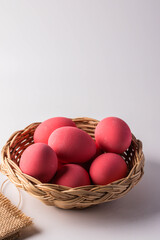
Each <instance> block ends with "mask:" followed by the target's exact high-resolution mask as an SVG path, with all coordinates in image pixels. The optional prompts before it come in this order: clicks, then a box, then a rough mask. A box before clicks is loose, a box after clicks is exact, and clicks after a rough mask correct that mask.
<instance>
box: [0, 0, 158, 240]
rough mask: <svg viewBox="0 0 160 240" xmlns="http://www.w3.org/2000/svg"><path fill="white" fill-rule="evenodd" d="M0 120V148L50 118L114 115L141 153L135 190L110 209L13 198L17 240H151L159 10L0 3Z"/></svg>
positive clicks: (121, 4) (154, 234)
mask: <svg viewBox="0 0 160 240" xmlns="http://www.w3.org/2000/svg"><path fill="white" fill-rule="evenodd" d="M0 113H1V115H0V148H2V147H3V145H4V144H5V142H6V141H7V139H8V138H9V137H10V135H11V134H12V133H13V132H14V131H16V130H19V129H22V128H24V127H26V126H27V125H29V124H30V123H32V122H37V121H43V120H45V119H47V118H50V117H54V116H66V117H73V118H74V117H83V116H88V117H93V118H97V119H99V120H100V119H102V118H104V117H107V116H118V117H121V118H122V119H124V120H125V121H126V122H127V123H128V124H129V126H130V128H131V130H132V132H133V133H134V134H135V136H136V137H137V138H139V139H141V140H142V142H143V146H144V148H143V150H144V154H145V158H146V162H145V175H144V177H143V179H142V181H141V182H140V183H139V184H138V185H137V186H135V188H134V189H133V190H131V192H129V193H128V194H127V195H126V196H125V197H123V198H121V199H119V200H116V201H114V202H111V203H106V204H102V205H99V206H97V207H94V208H88V209H86V210H81V211H80V210H61V209H58V208H55V207H48V206H45V205H44V204H43V203H41V202H40V201H39V200H37V199H35V198H33V197H31V196H30V195H28V194H27V193H25V192H24V191H21V193H22V198H23V201H22V204H21V209H22V211H23V212H24V213H26V214H27V215H28V216H30V217H32V218H33V222H34V228H32V229H30V231H26V233H25V234H24V235H25V236H26V237H25V238H26V239H31V240H36V239H38V240H42V239H48V240H49V239H56V240H59V239H60V240H62V239H88V240H89V239H92V240H97V239H106V238H107V239H111V240H112V239H119V240H121V239H123V240H128V239H129V240H130V239H131V240H132V239H135V238H136V239H137V240H138V239H159V235H160V228H159V224H160V200H159V199H160V188H159V182H160V175H159V174H160V150H159V149H160V140H159V139H160V137H159V134H160V1H156V0H150V1H149V0H134V1H128V0H115V1H107V0H106V1H103V0H97V1H95V0H79V1H77V0H57V1H54V0H52V1H51V0H43V1H42V0H19V1H18V0H12V1H8V0H0ZM4 179H6V177H4V176H3V175H2V174H0V184H1V183H2V182H3V181H4ZM4 193H5V195H6V196H8V198H9V199H11V200H12V202H13V203H15V204H17V202H18V192H17V190H16V188H15V187H14V186H13V185H12V184H7V186H6V187H5V190H4Z"/></svg>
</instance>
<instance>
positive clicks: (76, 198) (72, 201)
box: [1, 118, 144, 209]
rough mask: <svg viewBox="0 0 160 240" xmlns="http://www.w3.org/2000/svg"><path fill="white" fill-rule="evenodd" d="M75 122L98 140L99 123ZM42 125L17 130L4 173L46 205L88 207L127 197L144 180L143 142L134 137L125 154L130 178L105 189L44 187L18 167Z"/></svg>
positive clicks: (4, 161)
mask: <svg viewBox="0 0 160 240" xmlns="http://www.w3.org/2000/svg"><path fill="white" fill-rule="evenodd" d="M72 120H73V121H74V122H75V124H76V125H77V127H78V128H80V129H82V130H84V131H86V132H87V133H88V134H89V135H90V136H91V137H92V138H93V139H94V131H95V127H96V126H97V124H98V122H99V121H98V120H95V119H92V118H75V119H72ZM39 124H40V123H33V124H30V125H29V126H27V127H26V128H25V129H24V130H21V131H17V132H15V133H14V134H13V135H12V136H11V137H10V139H9V140H8V141H7V143H6V145H5V146H4V147H3V149H2V152H1V172H2V173H3V174H5V175H7V176H8V178H9V179H10V181H11V182H13V183H14V184H15V185H16V186H17V187H18V188H22V189H24V190H25V191H27V192H28V193H29V194H31V195H33V196H35V197H37V198H39V199H40V200H41V201H43V202H44V203H45V204H47V205H53V206H57V207H59V208H63V209H71V208H86V207H89V206H92V205H96V204H100V203H104V202H108V201H112V200H115V199H118V198H120V197H122V196H124V195H125V194H126V193H127V192H128V191H129V190H130V189H131V188H133V187H134V185H136V184H137V183H138V182H139V180H140V179H141V177H142V175H143V173H144V172H143V168H144V155H143V152H142V143H141V141H140V140H137V139H136V138H135V137H134V135H133V134H132V143H131V145H130V147H129V149H127V151H126V152H124V153H123V154H122V157H123V158H124V159H125V161H126V163H127V165H128V169H129V174H128V176H127V177H125V178H122V179H120V180H118V181H115V182H113V183H110V184H108V185H103V186H100V185H89V186H82V187H76V188H69V187H65V186H60V185H56V184H49V183H45V184H44V183H43V184H42V183H41V182H40V181H38V180H37V179H35V178H33V177H31V176H28V175H26V174H24V173H22V172H21V170H20V168H19V166H18V164H19V160H20V158H21V155H22V153H23V151H24V150H25V149H26V148H27V147H28V146H29V145H31V144H33V134H34V131H35V129H36V127H37V126H38V125H39Z"/></svg>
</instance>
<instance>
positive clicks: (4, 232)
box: [0, 192, 32, 240]
mask: <svg viewBox="0 0 160 240" xmlns="http://www.w3.org/2000/svg"><path fill="white" fill-rule="evenodd" d="M30 224H32V220H31V218H29V217H27V216H25V214H24V213H22V211H21V210H19V209H18V208H17V207H16V206H14V205H13V204H12V203H11V202H10V201H9V200H8V199H7V198H6V197H5V196H4V195H3V194H2V193H1V192H0V240H2V239H5V240H15V239H17V238H18V237H19V234H20V231H21V230H22V229H23V228H25V227H27V226H29V225H30Z"/></svg>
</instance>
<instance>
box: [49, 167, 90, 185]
mask: <svg viewBox="0 0 160 240" xmlns="http://www.w3.org/2000/svg"><path fill="white" fill-rule="evenodd" d="M51 182H52V183H54V184H58V185H62V186H67V187H72V188H74V187H79V186H85V185H90V178H89V174H88V173H87V171H86V170H85V169H84V168H83V167H81V166H79V165H77V164H65V165H64V166H63V167H62V168H61V169H60V170H59V171H58V172H57V174H56V175H55V177H54V178H53V180H52V181H51Z"/></svg>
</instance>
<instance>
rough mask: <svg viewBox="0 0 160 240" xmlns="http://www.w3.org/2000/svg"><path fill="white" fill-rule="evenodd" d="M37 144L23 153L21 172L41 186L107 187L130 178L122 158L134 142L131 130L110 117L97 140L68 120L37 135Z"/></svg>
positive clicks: (41, 129)
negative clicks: (42, 184)
mask: <svg viewBox="0 0 160 240" xmlns="http://www.w3.org/2000/svg"><path fill="white" fill-rule="evenodd" d="M33 139H34V143H33V144H32V145H30V146H29V147H27V148H26V149H25V150H24V152H23V153H22V156H21V159H20V162H19V167H20V169H21V171H22V172H23V173H25V174H27V175H30V176H32V177H34V178H36V179H38V180H39V181H40V182H42V183H52V184H58V185H63V186H67V187H72V188H73V187H79V186H85V185H91V184H95V185H106V184H109V183H111V182H114V181H116V180H119V179H121V178H124V177H126V176H127V174H128V167H127V164H126V162H125V160H124V159H123V158H122V156H121V154H122V153H123V152H124V151H126V150H127V149H128V148H129V146H130V144H131V140H132V134H131V130H130V128H129V126H128V125H127V124H126V123H125V122H124V121H123V120H122V119H120V118H117V117H107V118H104V119H103V120H101V121H100V122H99V123H98V125H97V126H96V129H95V140H93V139H92V138H91V136H90V135H89V134H88V133H87V132H85V131H83V130H81V129H79V128H77V127H76V124H75V123H74V122H73V121H72V120H71V119H69V118H65V117H54V118H50V119H48V120H46V121H44V122H42V123H41V124H40V125H38V127H37V128H36V130H35V132H34V136H33Z"/></svg>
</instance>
